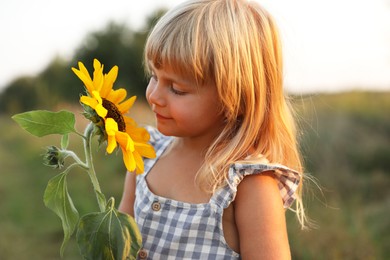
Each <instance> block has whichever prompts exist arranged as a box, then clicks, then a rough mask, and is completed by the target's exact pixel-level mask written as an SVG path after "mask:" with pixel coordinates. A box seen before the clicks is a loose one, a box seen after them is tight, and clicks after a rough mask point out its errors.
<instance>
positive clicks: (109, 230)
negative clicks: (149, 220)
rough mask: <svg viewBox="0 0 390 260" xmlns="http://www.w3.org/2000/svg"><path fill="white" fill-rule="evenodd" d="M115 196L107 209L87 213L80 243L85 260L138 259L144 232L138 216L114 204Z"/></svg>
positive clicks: (82, 225) (81, 230)
mask: <svg viewBox="0 0 390 260" xmlns="http://www.w3.org/2000/svg"><path fill="white" fill-rule="evenodd" d="M113 201H114V200H113V198H111V199H110V200H109V201H108V204H107V207H106V210H105V211H104V212H94V213H90V214H87V215H85V216H83V217H82V218H81V219H80V223H79V226H78V229H77V235H76V238H77V243H78V245H79V248H80V252H81V254H82V256H83V257H84V259H126V258H127V257H129V259H135V256H136V255H137V253H138V251H139V249H140V248H141V243H142V241H141V240H142V239H141V234H140V232H139V230H138V226H137V224H136V223H135V221H134V219H133V218H132V217H130V216H129V215H126V214H123V213H121V212H119V211H118V210H117V209H115V207H114V205H113V204H114V202H113Z"/></svg>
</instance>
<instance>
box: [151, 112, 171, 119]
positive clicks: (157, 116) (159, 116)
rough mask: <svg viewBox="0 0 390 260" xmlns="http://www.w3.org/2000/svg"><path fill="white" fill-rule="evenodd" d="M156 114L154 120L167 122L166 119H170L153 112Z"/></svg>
mask: <svg viewBox="0 0 390 260" xmlns="http://www.w3.org/2000/svg"><path fill="white" fill-rule="evenodd" d="M154 113H155V114H156V118H157V119H162V120H167V119H171V118H170V117H165V116H163V115H161V114H159V113H157V112H154Z"/></svg>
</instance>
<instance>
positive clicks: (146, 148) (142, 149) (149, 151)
mask: <svg viewBox="0 0 390 260" xmlns="http://www.w3.org/2000/svg"><path fill="white" fill-rule="evenodd" d="M134 149H135V150H136V151H137V152H138V153H139V154H140V155H142V156H143V157H146V158H155V157H156V152H155V151H154V148H153V146H151V145H150V144H142V143H134Z"/></svg>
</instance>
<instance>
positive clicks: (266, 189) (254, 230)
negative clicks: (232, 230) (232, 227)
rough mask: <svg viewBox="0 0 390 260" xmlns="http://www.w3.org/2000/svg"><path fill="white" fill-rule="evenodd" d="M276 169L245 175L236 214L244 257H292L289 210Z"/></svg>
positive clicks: (240, 186)
mask: <svg viewBox="0 0 390 260" xmlns="http://www.w3.org/2000/svg"><path fill="white" fill-rule="evenodd" d="M274 176H275V175H274V174H273V173H272V172H268V173H263V174H260V175H251V176H247V177H245V178H244V179H243V180H242V182H241V183H240V184H239V186H238V190H237V196H236V199H235V202H234V203H235V217H236V225H237V228H238V233H239V239H240V252H241V256H242V258H243V259H290V258H291V257H290V248H289V243H288V236H287V228H286V220H285V210H284V208H283V202H282V198H281V196H280V191H279V188H278V180H277V179H275V177H274Z"/></svg>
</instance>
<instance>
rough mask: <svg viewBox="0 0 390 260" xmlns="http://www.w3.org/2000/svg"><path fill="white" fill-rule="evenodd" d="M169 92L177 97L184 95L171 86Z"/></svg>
mask: <svg viewBox="0 0 390 260" xmlns="http://www.w3.org/2000/svg"><path fill="white" fill-rule="evenodd" d="M170 90H171V92H172V93H173V94H175V95H178V96H183V95H185V94H186V92H184V91H180V90H177V89H175V88H174V87H172V86H171V87H170Z"/></svg>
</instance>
